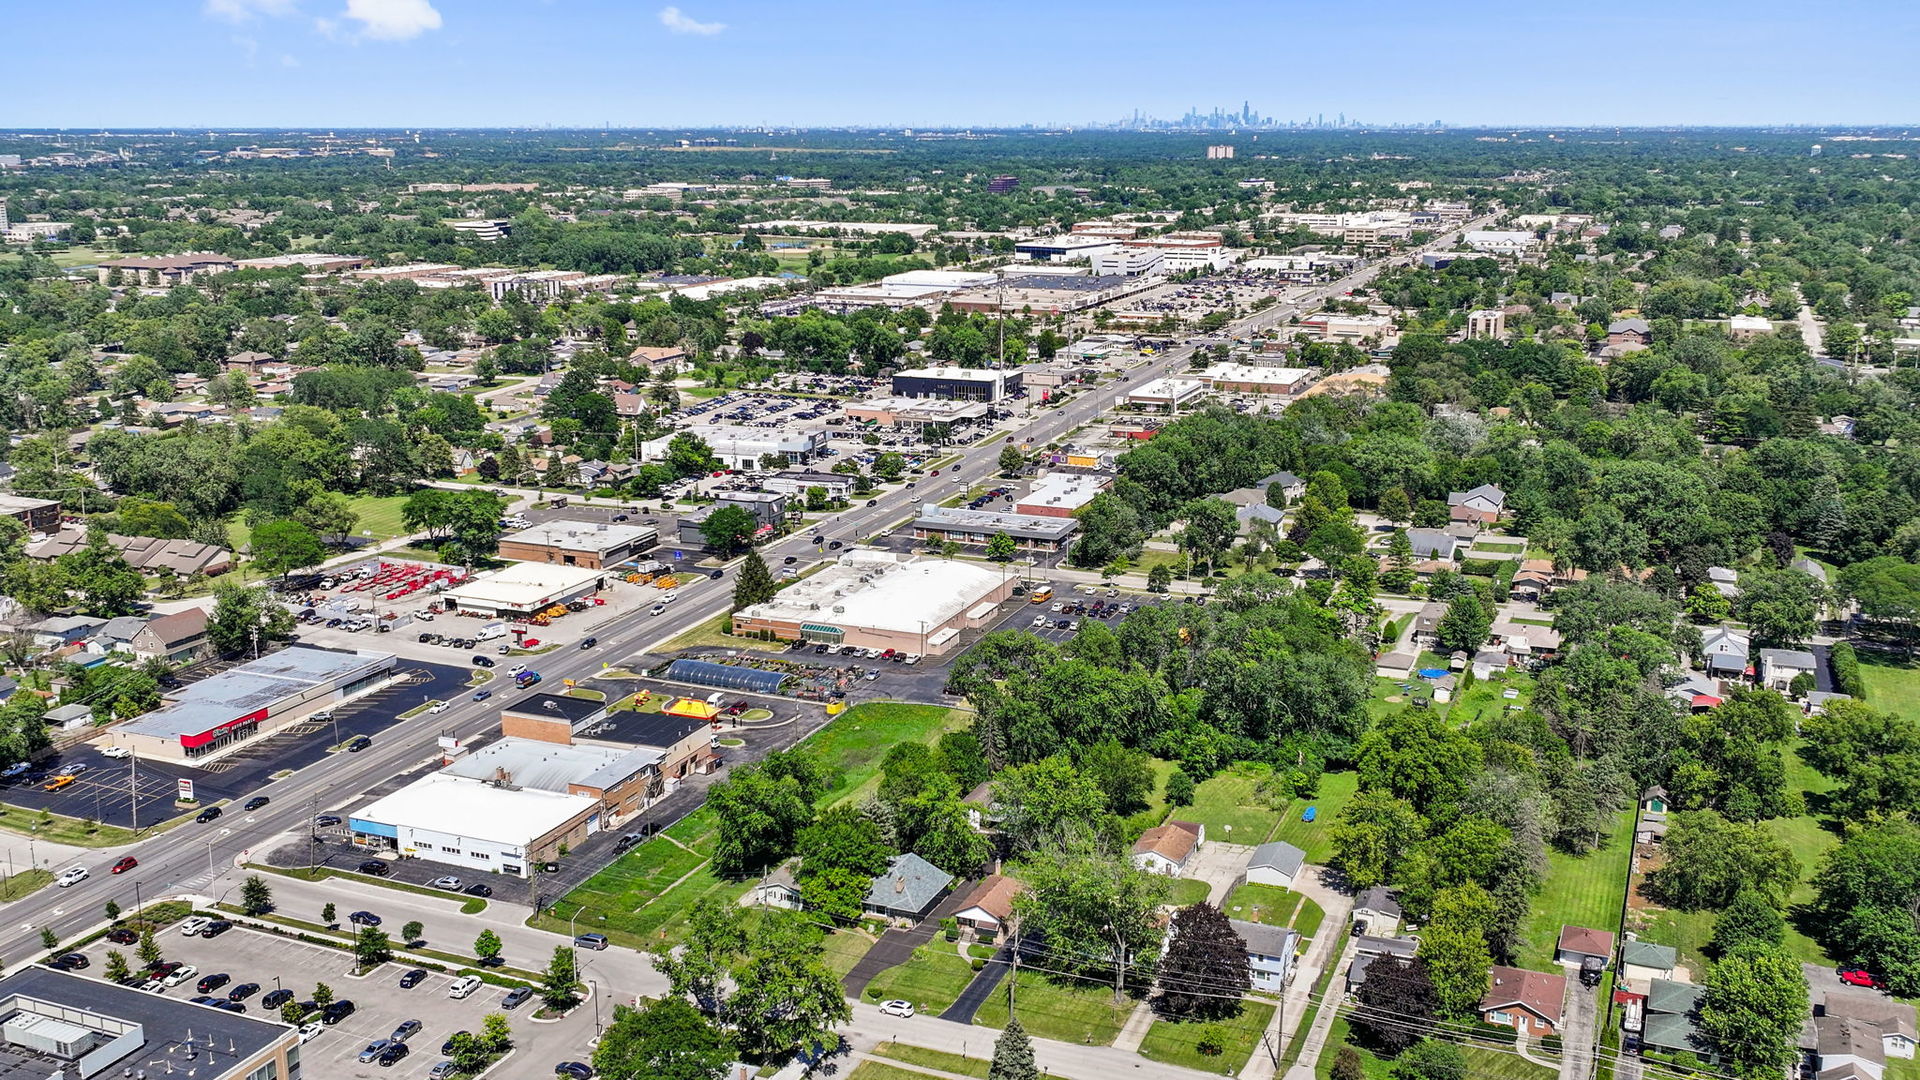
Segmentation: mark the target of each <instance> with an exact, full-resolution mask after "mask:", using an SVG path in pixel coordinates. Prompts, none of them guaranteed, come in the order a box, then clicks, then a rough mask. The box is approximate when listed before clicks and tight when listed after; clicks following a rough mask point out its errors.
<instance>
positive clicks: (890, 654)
mask: <svg viewBox="0 0 1920 1080" xmlns="http://www.w3.org/2000/svg"><path fill="white" fill-rule="evenodd" d="M788 648H789V649H791V650H792V651H794V652H801V651H803V650H805V649H808V648H811V649H812V650H813V652H814V655H816V656H845V657H848V658H857V659H861V660H885V661H887V662H889V663H894V664H917V663H919V662H920V654H919V653H910V652H901V651H900V650H899V649H863V648H861V647H860V646H858V645H829V644H827V643H825V642H810V641H796V642H794V643H793V644H792V645H790V646H788Z"/></svg>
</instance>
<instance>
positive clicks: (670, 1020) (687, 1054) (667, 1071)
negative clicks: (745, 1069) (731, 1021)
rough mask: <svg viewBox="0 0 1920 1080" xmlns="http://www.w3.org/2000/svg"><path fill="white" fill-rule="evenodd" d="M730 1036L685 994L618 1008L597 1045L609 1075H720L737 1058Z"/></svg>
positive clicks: (624, 1078)
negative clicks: (691, 1003)
mask: <svg viewBox="0 0 1920 1080" xmlns="http://www.w3.org/2000/svg"><path fill="white" fill-rule="evenodd" d="M733 1057H734V1053H733V1046H732V1043H731V1041H730V1040H729V1039H728V1038H727V1035H726V1033H725V1032H723V1031H721V1030H720V1029H719V1028H717V1027H715V1026H714V1025H713V1023H712V1022H711V1021H709V1020H708V1019H707V1018H706V1017H705V1016H703V1015H701V1013H700V1011H699V1010H698V1009H695V1008H694V1007H693V1006H691V1005H689V1004H687V1003H686V1001H685V1000H684V999H682V998H676V997H670V998H661V999H660V1000H658V1001H650V1002H648V1003H646V1004H645V1005H644V1006H642V1007H640V1008H638V1009H629V1008H627V1007H626V1006H625V1005H616V1006H614V1008H613V1023H612V1024H611V1025H609V1026H608V1027H607V1030H606V1032H605V1033H604V1034H603V1035H602V1036H601V1039H600V1045H599V1046H597V1047H595V1048H594V1051H593V1071H594V1072H596V1073H598V1074H599V1075H600V1076H602V1077H605V1078H606V1080H719V1078H720V1077H721V1076H722V1075H723V1074H724V1073H725V1072H726V1069H727V1066H728V1065H729V1064H730V1063H731V1062H732V1061H733Z"/></svg>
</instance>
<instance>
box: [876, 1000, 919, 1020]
mask: <svg viewBox="0 0 1920 1080" xmlns="http://www.w3.org/2000/svg"><path fill="white" fill-rule="evenodd" d="M880 1012H881V1013H882V1014H884V1015H886V1016H898V1017H903V1018H906V1019H911V1018H912V1017H913V1002H911V1001H901V1000H900V999H899V998H895V999H893V1000H892V1001H883V1002H881V1003H880Z"/></svg>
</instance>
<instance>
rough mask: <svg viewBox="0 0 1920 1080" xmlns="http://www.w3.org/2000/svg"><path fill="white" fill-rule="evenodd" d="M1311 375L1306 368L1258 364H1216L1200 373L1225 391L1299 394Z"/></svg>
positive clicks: (1228, 392)
mask: <svg viewBox="0 0 1920 1080" xmlns="http://www.w3.org/2000/svg"><path fill="white" fill-rule="evenodd" d="M1312 377H1313V373H1312V372H1310V371H1308V370H1307V369H1306V368H1287V367H1266V366H1264V365H1258V364H1215V365H1213V366H1212V367H1209V368H1208V369H1206V370H1205V371H1203V372H1201V373H1200V378H1202V379H1204V380H1206V381H1207V383H1208V384H1209V385H1210V386H1212V387H1213V388H1214V389H1215V390H1216V391H1219V392H1221V393H1226V394H1297V393H1299V392H1300V391H1301V390H1303V389H1305V388H1306V385H1307V381H1308V380H1309V379H1311V378H1312Z"/></svg>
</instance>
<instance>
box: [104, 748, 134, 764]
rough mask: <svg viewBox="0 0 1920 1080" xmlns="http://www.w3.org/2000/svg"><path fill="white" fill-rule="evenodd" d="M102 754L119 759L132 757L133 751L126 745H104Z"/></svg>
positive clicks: (105, 756)
mask: <svg viewBox="0 0 1920 1080" xmlns="http://www.w3.org/2000/svg"><path fill="white" fill-rule="evenodd" d="M100 756H101V757H103V758H112V759H113V760H115V761H118V760H120V759H121V758H130V757H132V756H133V751H131V750H129V749H127V748H126V747H124V746H103V747H101V748H100Z"/></svg>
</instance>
